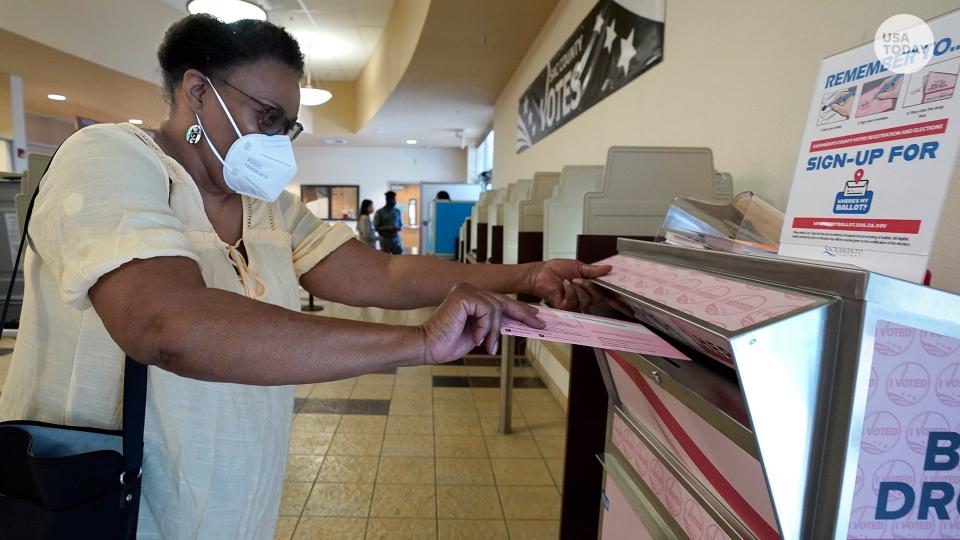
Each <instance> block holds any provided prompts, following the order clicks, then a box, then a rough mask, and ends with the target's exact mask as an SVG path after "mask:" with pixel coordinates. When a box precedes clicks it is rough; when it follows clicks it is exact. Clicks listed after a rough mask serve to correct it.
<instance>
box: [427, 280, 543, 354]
mask: <svg viewBox="0 0 960 540" xmlns="http://www.w3.org/2000/svg"><path fill="white" fill-rule="evenodd" d="M505 316H506V317H509V318H511V319H516V320H518V321H520V322H523V323H525V324H528V325H530V326H533V327H534V328H543V327H544V323H543V321H541V320H540V319H539V318H537V309H536V308H535V307H533V306H531V305H529V304H525V303H523V302H518V301H516V300H513V299H512V298H509V297H507V296H505V295H502V294H498V293H492V292H487V291H484V290H481V289H478V288H476V287H474V286H473V285H469V284H467V283H460V284H458V285H455V286H454V287H453V289H451V290H450V292H449V293H448V294H447V297H446V298H445V299H444V300H443V303H442V304H440V307H438V308H437V310H436V312H434V314H433V316H432V317H431V318H430V320H429V321H427V322H426V323H424V324H423V326H421V327H420V332H421V335H422V337H423V340H424V357H425V360H426V361H427V362H428V363H430V364H440V363H443V362H450V361H453V360H456V359H458V358H462V357H463V355H465V354H467V353H468V352H470V351H471V350H473V348H474V347H478V346H480V345H483V346H484V348H485V349H486V351H487V352H488V353H490V354H496V352H497V347H498V345H499V337H500V323H501V321H502V320H503V317H505Z"/></svg>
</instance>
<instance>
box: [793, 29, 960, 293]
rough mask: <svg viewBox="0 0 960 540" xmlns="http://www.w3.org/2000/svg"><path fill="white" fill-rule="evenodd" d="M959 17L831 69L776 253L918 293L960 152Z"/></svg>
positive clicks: (825, 69)
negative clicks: (907, 284) (877, 277)
mask: <svg viewBox="0 0 960 540" xmlns="http://www.w3.org/2000/svg"><path fill="white" fill-rule="evenodd" d="M958 73H960V12H951V13H948V14H946V15H943V16H940V17H938V18H936V19H933V20H931V21H930V22H929V23H924V22H923V21H921V20H920V19H918V18H916V17H914V16H912V15H895V16H894V17H891V18H890V19H888V20H887V21H886V22H884V24H883V25H882V26H881V27H880V29H878V31H877V35H876V39H875V40H874V41H873V42H871V43H867V44H865V45H862V46H860V47H856V48H854V49H851V50H849V51H846V52H843V53H840V54H837V55H835V56H832V57H829V58H826V59H824V60H823V61H822V62H821V64H820V73H819V75H818V76H817V83H816V86H815V88H816V90H815V92H814V96H813V99H812V102H811V104H810V110H809V113H808V115H807V125H806V129H805V131H804V135H803V142H802V144H801V147H800V156H799V159H798V161H797V167H796V171H795V173H794V177H793V186H792V188H791V191H790V201H789V204H788V205H787V212H786V216H785V220H784V225H783V231H782V233H781V237H780V254H782V255H790V256H794V257H801V258H805V259H818V260H824V261H833V262H841V263H848V264H853V265H856V266H860V267H862V268H866V269H868V270H872V271H874V272H878V273H881V274H886V275H889V276H893V277H897V278H901V279H905V280H909V281H913V282H916V283H920V282H922V281H923V279H924V275H925V274H926V270H927V261H928V259H929V257H930V250H931V248H932V245H933V241H934V238H935V235H936V230H937V225H938V223H939V220H940V215H941V212H942V210H943V204H944V199H945V198H946V194H947V189H948V188H949V186H950V180H951V178H952V177H953V170H954V165H955V163H956V159H957V151H958V148H960V99H958V98H957V96H956V85H957V77H958Z"/></svg>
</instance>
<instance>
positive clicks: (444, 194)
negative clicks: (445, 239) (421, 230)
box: [421, 190, 450, 227]
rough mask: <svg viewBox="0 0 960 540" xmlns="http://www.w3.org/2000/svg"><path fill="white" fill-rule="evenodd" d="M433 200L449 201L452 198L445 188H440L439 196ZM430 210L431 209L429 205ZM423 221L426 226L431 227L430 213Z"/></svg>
mask: <svg viewBox="0 0 960 540" xmlns="http://www.w3.org/2000/svg"><path fill="white" fill-rule="evenodd" d="M433 200H434V201H449V200H450V194H449V193H447V192H446V191H445V190H440V191H438V192H437V196H436V197H434V198H433ZM428 211H429V207H428ZM421 223H422V224H423V226H424V227H429V226H430V217H429V215H428V216H427V219H425V220H423V221H422V222H421Z"/></svg>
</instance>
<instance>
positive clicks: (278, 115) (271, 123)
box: [220, 79, 303, 141]
mask: <svg viewBox="0 0 960 540" xmlns="http://www.w3.org/2000/svg"><path fill="white" fill-rule="evenodd" d="M220 82H222V83H223V84H225V85H227V86H229V87H230V88H233V89H234V90H236V91H237V92H240V93H241V94H243V95H244V96H247V98H249V99H250V100H251V101H253V102H255V103H256V104H257V105H259V106H260V109H261V111H260V120H259V124H260V132H261V133H263V134H264V135H280V134H284V135H286V136H287V137H290V140H291V141H292V140H295V139H296V138H297V137H299V136H300V134H301V133H303V124H301V123H300V122H297V121H296V120H289V119H287V113H286V112H284V110H283V109H282V108H279V107H274V106H273V105H270V104H269V103H264V102H263V101H260V100H259V99H257V98H255V97H253V96H251V95H250V94H248V93H246V92H244V91H243V90H241V89H239V88H237V87H236V86H234V85H232V84H230V82H229V81H227V80H224V79H221V80H220Z"/></svg>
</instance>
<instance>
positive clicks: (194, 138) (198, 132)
mask: <svg viewBox="0 0 960 540" xmlns="http://www.w3.org/2000/svg"><path fill="white" fill-rule="evenodd" d="M202 135H203V128H201V127H200V126H198V125H197V124H194V125H192V126H190V127H188V128H187V142H188V143H190V144H197V143H198V142H200V137H201V136H202Z"/></svg>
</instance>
